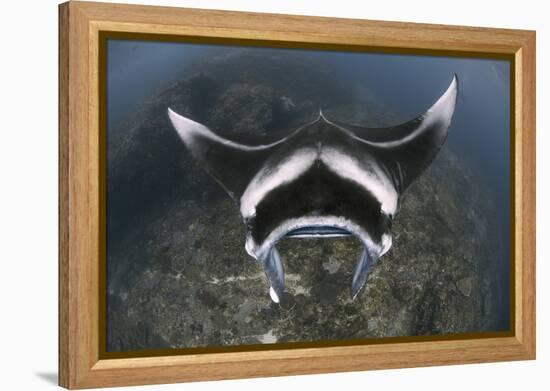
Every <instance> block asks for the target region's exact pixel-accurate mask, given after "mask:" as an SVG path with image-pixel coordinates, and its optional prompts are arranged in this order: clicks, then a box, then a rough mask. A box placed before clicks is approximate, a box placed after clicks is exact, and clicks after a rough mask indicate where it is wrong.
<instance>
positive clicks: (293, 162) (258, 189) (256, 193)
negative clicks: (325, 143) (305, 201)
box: [241, 148, 317, 218]
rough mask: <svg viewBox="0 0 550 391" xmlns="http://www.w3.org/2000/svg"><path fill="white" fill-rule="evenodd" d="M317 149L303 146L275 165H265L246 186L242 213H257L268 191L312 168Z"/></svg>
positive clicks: (245, 215) (252, 214)
mask: <svg viewBox="0 0 550 391" xmlns="http://www.w3.org/2000/svg"><path fill="white" fill-rule="evenodd" d="M316 157H317V151H316V150H315V149H313V148H302V149H299V150H297V151H296V152H295V153H294V154H293V155H291V156H290V157H288V158H287V159H286V160H284V161H283V163H282V164H280V165H278V166H276V167H274V168H267V167H265V166H264V167H263V168H262V169H261V170H260V171H259V172H258V173H257V174H256V175H255V176H254V178H252V181H250V183H249V184H248V186H247V187H246V190H245V191H244V193H243V195H242V197H241V214H242V215H243V217H245V218H247V217H251V216H254V215H255V214H256V205H258V203H259V202H260V201H261V200H262V199H263V198H264V197H265V195H266V194H267V193H269V192H270V191H272V190H273V189H275V188H277V187H278V186H280V185H282V184H285V183H289V182H292V181H293V180H295V179H296V178H298V177H299V176H300V175H301V174H302V173H304V172H305V171H306V170H307V169H308V168H310V167H311V166H312V165H313V163H314V162H315V158H316Z"/></svg>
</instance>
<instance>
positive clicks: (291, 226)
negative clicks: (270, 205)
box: [245, 216, 391, 259]
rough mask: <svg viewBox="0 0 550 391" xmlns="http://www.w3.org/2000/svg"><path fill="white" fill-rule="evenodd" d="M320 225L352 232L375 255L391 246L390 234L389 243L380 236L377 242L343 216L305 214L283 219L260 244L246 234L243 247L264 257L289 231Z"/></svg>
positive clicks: (255, 254)
mask: <svg viewBox="0 0 550 391" xmlns="http://www.w3.org/2000/svg"><path fill="white" fill-rule="evenodd" d="M322 226H331V227H337V228H341V229H345V230H346V231H348V232H350V233H352V234H353V235H355V236H356V237H357V238H359V240H361V242H362V243H363V245H365V246H366V247H367V248H368V249H369V251H373V252H374V253H375V254H376V255H377V256H380V254H383V253H384V252H385V251H388V250H389V247H391V236H390V239H389V245H388V241H387V240H388V239H385V240H386V242H384V237H382V244H378V243H376V242H375V241H374V240H372V238H371V236H370V235H369V233H368V232H367V231H365V230H364V229H363V228H362V227H361V226H359V225H358V224H356V223H354V222H353V221H351V220H349V219H347V218H345V217H340V216H306V217H298V218H294V219H288V220H285V221H283V222H282V223H281V224H280V225H279V226H278V227H277V228H275V229H274V230H273V231H271V233H270V234H269V236H268V237H267V238H266V239H265V240H264V241H263V243H261V244H258V243H256V242H255V241H254V239H253V238H252V235H247V238H246V244H245V248H246V250H247V252H248V254H249V255H250V256H251V257H253V258H255V259H264V258H265V256H266V255H267V254H268V252H269V251H270V250H271V247H273V246H274V245H275V244H276V243H277V242H278V241H279V240H280V239H281V238H283V237H284V236H285V235H286V234H287V233H289V232H290V231H293V230H295V229H298V228H303V227H322ZM387 236H389V235H387Z"/></svg>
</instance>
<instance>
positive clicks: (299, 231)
mask: <svg viewBox="0 0 550 391" xmlns="http://www.w3.org/2000/svg"><path fill="white" fill-rule="evenodd" d="M350 235H351V236H355V237H357V238H358V239H359V240H360V241H361V242H362V244H363V251H362V253H361V256H360V257H359V260H358V261H357V265H356V267H355V272H354V275H353V279H352V284H351V296H352V298H355V297H356V296H357V293H358V292H359V290H360V289H361V287H362V286H363V285H364V284H365V281H366V279H367V276H368V274H369V272H370V270H371V268H372V266H373V265H374V263H375V262H376V260H377V259H378V258H379V257H380V256H381V255H382V254H383V253H384V252H385V251H387V250H388V249H389V247H390V246H391V235H388V234H384V235H382V243H378V241H376V242H375V241H373V239H371V237H370V235H369V233H368V232H367V230H366V227H363V226H361V225H360V224H358V223H357V222H355V221H354V220H352V219H348V218H345V217H342V216H333V215H328V216H327V215H325V216H303V217H298V218H295V219H290V220H285V221H284V222H282V223H281V224H279V225H278V226H277V227H276V228H274V229H273V230H271V232H270V233H269V234H268V235H267V237H265V238H264V239H263V240H262V241H261V242H260V243H257V242H256V241H255V240H254V235H253V234H252V233H251V232H250V231H249V232H248V234H247V240H246V245H245V248H246V251H247V252H248V254H250V256H252V257H254V258H255V259H256V260H258V261H259V262H260V263H261V264H262V265H263V268H264V271H265V273H266V276H267V279H268V281H269V284H270V291H269V292H270V296H271V298H272V300H273V301H275V302H277V303H278V302H279V300H280V298H281V297H282V294H283V290H284V284H285V283H284V270H283V262H282V259H281V256H280V254H279V251H278V250H277V243H278V242H279V240H281V239H283V238H285V237H288V238H320V239H324V238H330V237H344V236H350Z"/></svg>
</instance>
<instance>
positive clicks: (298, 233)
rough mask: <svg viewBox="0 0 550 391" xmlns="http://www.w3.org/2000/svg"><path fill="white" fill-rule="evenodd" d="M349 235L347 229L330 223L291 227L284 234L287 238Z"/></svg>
mask: <svg viewBox="0 0 550 391" xmlns="http://www.w3.org/2000/svg"><path fill="white" fill-rule="evenodd" d="M350 235H351V232H349V231H348V230H345V229H343V228H340V227H336V226H332V225H321V226H319V225H308V226H304V227H300V228H296V229H293V230H291V231H290V232H288V233H287V234H286V235H285V236H286V237H289V238H321V237H322V238H335V237H341V236H350Z"/></svg>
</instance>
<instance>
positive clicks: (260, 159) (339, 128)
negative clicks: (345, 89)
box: [168, 75, 458, 302]
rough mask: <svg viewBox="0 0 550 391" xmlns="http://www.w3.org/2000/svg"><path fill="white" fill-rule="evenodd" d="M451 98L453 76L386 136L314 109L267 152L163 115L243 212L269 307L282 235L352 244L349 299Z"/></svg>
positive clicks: (438, 132) (450, 108) (279, 278)
mask: <svg viewBox="0 0 550 391" xmlns="http://www.w3.org/2000/svg"><path fill="white" fill-rule="evenodd" d="M457 93H458V79H457V76H456V75H454V77H453V80H452V82H451V84H450V86H449V87H448V89H447V91H446V92H445V93H444V94H443V95H442V96H441V97H440V98H439V99H438V100H437V102H435V103H434V104H433V106H432V107H430V108H429V109H428V111H426V112H425V113H424V114H422V115H420V116H419V117H417V118H415V119H413V120H411V121H409V122H406V123H403V124H401V125H397V126H394V127H389V128H364V127H359V126H354V125H349V124H345V123H341V122H338V121H332V120H329V119H327V118H326V117H325V116H324V115H323V113H322V111H320V112H319V116H318V117H317V119H315V120H314V121H312V122H309V123H307V124H305V125H303V126H301V127H299V128H298V129H296V130H295V131H293V132H292V133H291V134H290V135H288V136H286V137H284V138H282V139H280V140H278V141H276V142H273V143H270V144H267V145H246V144H241V143H237V142H234V141H231V140H228V139H225V138H222V137H220V136H218V135H217V134H215V133H213V132H212V131H211V130H210V129H208V128H207V127H205V126H204V125H201V124H199V123H197V122H195V121H192V120H190V119H188V118H185V117H183V116H181V115H179V114H177V113H175V112H174V111H172V110H171V109H170V108H169V109H168V115H169V117H170V120H171V122H172V124H173V125H174V128H175V129H176V131H177V133H178V135H179V136H180V137H181V139H182V140H183V142H184V144H185V145H186V147H187V149H188V150H189V151H190V152H191V154H192V155H193V156H194V158H195V159H197V160H198V161H199V162H200V163H201V164H202V165H203V166H204V168H205V169H206V170H207V171H208V173H209V174H210V175H211V176H212V177H214V179H216V181H217V182H218V183H219V184H220V185H221V186H222V187H223V188H224V189H225V190H226V192H227V193H228V194H229V195H230V196H231V198H233V200H234V201H235V202H236V203H237V204H238V206H239V207H240V212H241V215H242V218H243V221H244V224H245V227H246V244H245V248H246V251H247V252H248V254H250V256H251V257H253V258H254V259H256V260H257V261H258V262H259V263H260V264H261V265H262V266H263V269H264V271H265V274H266V276H267V279H268V281H269V284H270V290H269V292H270V296H271V299H272V300H273V301H275V302H279V299H280V298H281V297H282V294H283V291H284V271H283V263H282V261H281V257H280V255H279V252H278V251H277V248H276V244H277V242H278V241H279V240H280V239H282V238H283V237H285V236H286V237H290V238H303V237H318V238H322V237H334V236H344V235H355V236H356V237H357V238H359V240H360V241H361V243H362V244H363V251H362V254H361V256H360V258H359V260H358V262H357V266H356V268H355V272H354V275H353V279H352V283H351V296H352V298H355V297H356V296H357V294H358V293H359V291H360V290H361V288H362V287H363V285H364V284H365V282H366V280H367V276H368V275H369V272H370V271H371V269H372V267H373V266H374V264H375V263H376V262H377V261H378V259H379V258H380V257H381V256H382V255H384V254H385V253H386V252H387V251H388V250H389V249H390V247H391V245H392V236H391V225H392V220H393V218H394V217H395V215H396V213H397V212H398V211H399V204H400V198H401V196H402V195H403V193H404V192H405V190H406V189H407V188H408V187H409V186H410V185H411V183H412V182H413V181H414V180H415V179H416V178H418V177H419V176H420V175H421V174H422V173H423V172H424V171H425V170H426V168H427V167H428V166H429V165H430V163H431V162H432V161H433V159H434V158H435V156H436V155H437V153H438V152H439V150H440V148H441V146H442V145H443V143H444V142H445V139H446V138H447V133H448V129H449V126H450V124H451V120H452V117H453V114H454V110H455V105H456V98H457Z"/></svg>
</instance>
